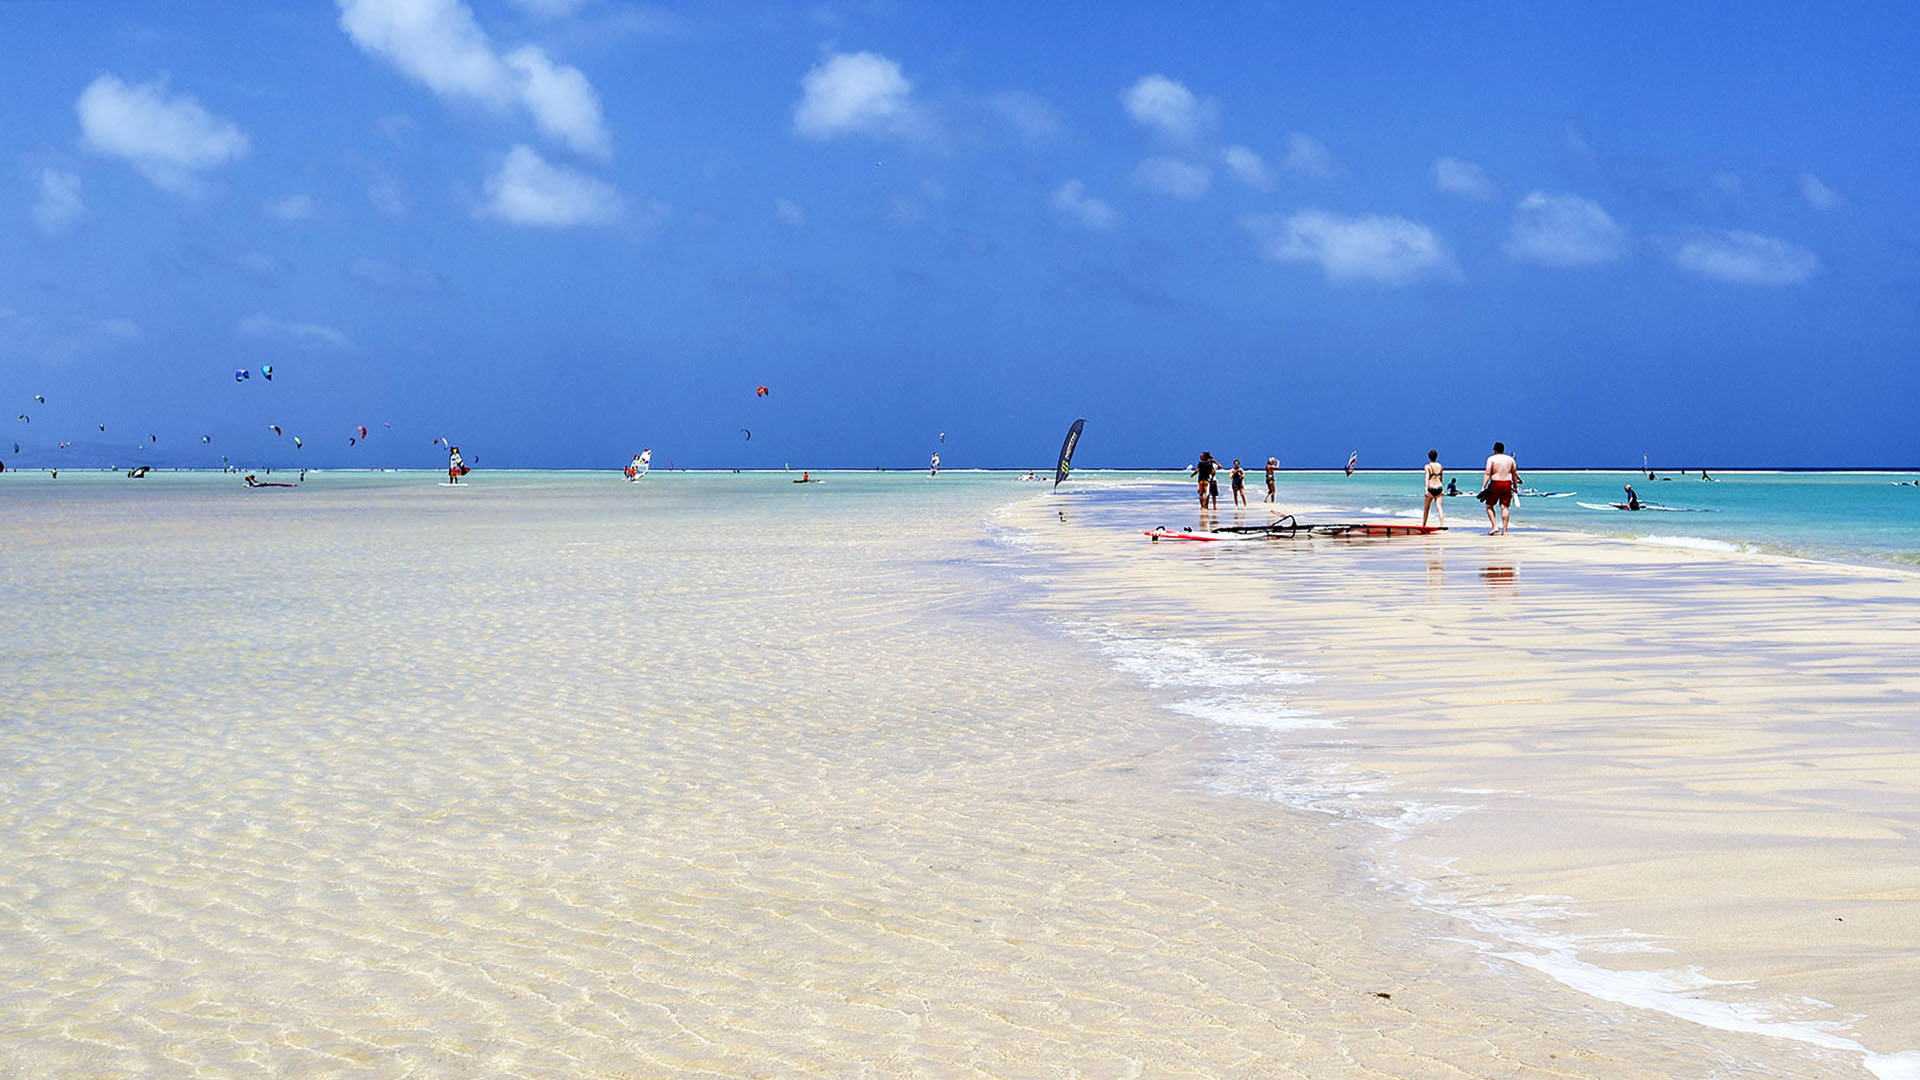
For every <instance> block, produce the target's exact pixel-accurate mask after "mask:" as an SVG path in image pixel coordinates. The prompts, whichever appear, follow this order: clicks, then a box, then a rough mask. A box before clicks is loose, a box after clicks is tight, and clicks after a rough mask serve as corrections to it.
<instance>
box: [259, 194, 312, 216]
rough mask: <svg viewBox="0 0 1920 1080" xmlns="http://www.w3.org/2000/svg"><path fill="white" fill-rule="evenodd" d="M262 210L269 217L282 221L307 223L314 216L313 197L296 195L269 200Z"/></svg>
mask: <svg viewBox="0 0 1920 1080" xmlns="http://www.w3.org/2000/svg"><path fill="white" fill-rule="evenodd" d="M260 210H261V212H262V213H264V214H266V215H267V216H268V217H271V218H279V219H280V220H281V221H305V220H307V219H308V218H310V217H312V216H313V196H311V195H305V194H294V195H288V196H285V197H284V198H279V199H268V200H267V201H266V203H265V204H264V205H263V206H261V208H260Z"/></svg>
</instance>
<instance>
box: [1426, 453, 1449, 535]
mask: <svg viewBox="0 0 1920 1080" xmlns="http://www.w3.org/2000/svg"><path fill="white" fill-rule="evenodd" d="M1446 475H1447V470H1445V469H1443V468H1441V467H1440V451H1438V450H1429V451H1427V497H1426V499H1425V500H1424V501H1422V502H1421V504H1420V527H1421V528H1423V529H1424V528H1426V527H1427V511H1428V510H1437V511H1439V513H1440V527H1441V528H1443V529H1444V528H1446V527H1447V504H1446V503H1445V502H1444V501H1443V496H1445V494H1446V491H1447V487H1446V483H1445V477H1446Z"/></svg>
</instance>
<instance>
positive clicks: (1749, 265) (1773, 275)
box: [1673, 229, 1820, 285]
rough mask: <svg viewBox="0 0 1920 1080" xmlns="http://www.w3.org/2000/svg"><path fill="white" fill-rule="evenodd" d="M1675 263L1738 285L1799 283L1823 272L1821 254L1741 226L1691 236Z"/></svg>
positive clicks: (1676, 254)
mask: <svg viewBox="0 0 1920 1080" xmlns="http://www.w3.org/2000/svg"><path fill="white" fill-rule="evenodd" d="M1673 264H1674V265H1675V266H1678V267H1679V268H1681V269H1682V270H1687V271H1691V272H1692V273H1695V274H1699V275H1700V276H1701V277H1706V278H1712V279H1713V280H1715V281H1729V282H1732V283H1734V284H1736V285H1798V284H1800V283H1801V282H1803V281H1806V280H1807V279H1808V278H1811V277H1813V275H1815V274H1817V273H1819V272H1820V257H1819V256H1817V255H1815V254H1814V253H1813V252H1811V251H1808V250H1807V249H1806V248H1803V247H1800V246H1799V245H1797V244H1789V243H1787V242H1786V241H1785V240H1781V239H1778V238H1776V237H1772V236H1762V235H1760V234H1759V233H1751V232H1746V231H1744V230H1740V229H1732V230H1728V231H1725V232H1702V233H1696V234H1694V235H1692V236H1689V237H1687V238H1686V239H1684V240H1682V241H1681V242H1680V243H1679V244H1678V245H1677V246H1676V247H1675V248H1674V250H1673Z"/></svg>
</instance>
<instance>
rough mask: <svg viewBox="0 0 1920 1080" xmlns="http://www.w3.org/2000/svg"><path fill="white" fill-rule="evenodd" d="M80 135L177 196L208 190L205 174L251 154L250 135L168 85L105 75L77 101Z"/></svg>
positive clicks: (75, 104)
mask: <svg viewBox="0 0 1920 1080" xmlns="http://www.w3.org/2000/svg"><path fill="white" fill-rule="evenodd" d="M74 111H75V112H77V113H78V114H79V116H80V135H81V138H82V140H83V141H84V142H85V143H86V145H87V146H88V147H89V148H90V149H93V150H96V151H98V152H100V153H103V154H110V155H112V156H114V157H120V158H125V159H126V160H127V161H128V162H129V163H131V164H132V165H133V167H134V168H136V169H138V170H140V174H141V175H142V176H145V177H146V178H147V179H148V180H150V181H152V182H153V184H154V185H155V186H156V187H159V188H161V189H163V190H166V191H170V192H173V193H174V194H176V195H188V196H196V195H199V194H202V193H203V192H204V191H205V190H206V185H205V182H204V181H203V180H202V179H201V174H202V173H204V172H206V171H207V170H209V169H213V168H217V167H219V166H221V165H225V164H226V163H227V162H229V161H232V160H234V159H235V158H238V157H240V156H241V155H243V154H245V153H246V152H247V136H246V133H244V132H242V131H241V130H240V129H239V128H237V127H235V126H234V125H233V123H232V122H231V121H229V120H225V119H222V118H221V117H218V116H215V115H214V114H212V113H210V112H208V111H207V110H206V109H205V108H203V107H202V106H201V105H200V103H199V102H198V101H196V100H194V98H193V97H192V96H190V95H187V94H169V93H168V92H167V85H166V81H165V80H157V81H155V82H151V83H137V84H128V83H125V82H122V81H120V80H119V79H118V78H116V77H114V76H112V75H102V76H100V77H99V78H97V79H95V80H93V81H92V82H91V83H88V84H87V88H86V89H85V90H82V91H81V92H80V98H79V100H78V101H76V102H74Z"/></svg>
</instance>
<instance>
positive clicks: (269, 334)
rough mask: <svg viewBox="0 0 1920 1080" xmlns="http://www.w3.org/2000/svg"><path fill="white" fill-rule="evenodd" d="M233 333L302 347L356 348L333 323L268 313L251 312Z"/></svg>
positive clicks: (347, 350) (345, 349)
mask: <svg viewBox="0 0 1920 1080" xmlns="http://www.w3.org/2000/svg"><path fill="white" fill-rule="evenodd" d="M233 336H234V337H241V338H251V339H253V340H256V341H271V342H278V343H280V344H283V345H296V346H299V347H300V348H302V349H321V350H328V349H331V350H339V351H342V352H351V351H352V349H353V342H351V341H349V340H347V335H345V334H343V333H341V332H340V331H338V330H335V329H334V328H333V327H331V326H321V325H319V324H317V323H298V322H287V321H286V320H284V319H276V318H274V317H273V316H271V315H267V314H265V313H261V314H256V315H249V316H247V317H246V318H244V319H241V320H240V321H239V322H237V323H235V324H233Z"/></svg>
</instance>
